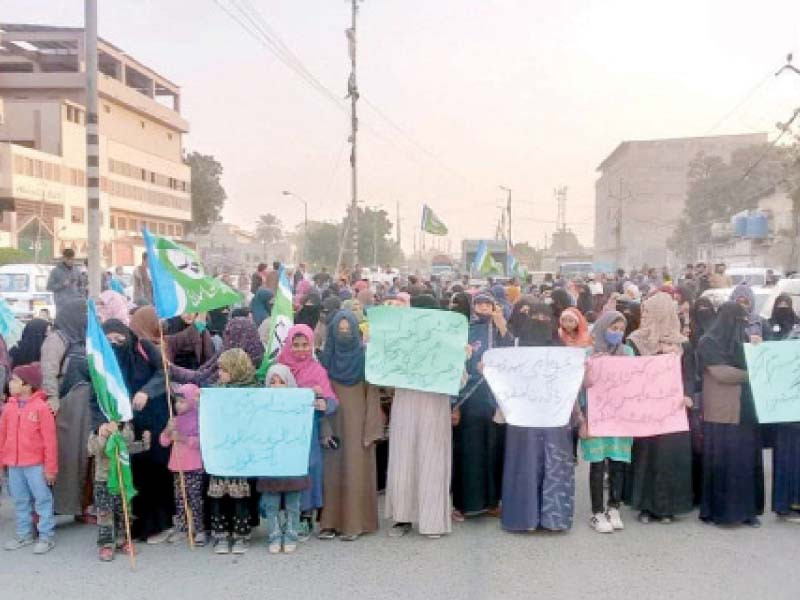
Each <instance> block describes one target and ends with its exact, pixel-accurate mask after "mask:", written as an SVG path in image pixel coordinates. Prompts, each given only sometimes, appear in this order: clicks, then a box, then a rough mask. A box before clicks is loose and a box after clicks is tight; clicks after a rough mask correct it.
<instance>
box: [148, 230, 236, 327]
mask: <svg viewBox="0 0 800 600" xmlns="http://www.w3.org/2000/svg"><path fill="white" fill-rule="evenodd" d="M142 236H143V237H144V241H145V244H146V245H147V264H148V266H149V268H150V280H151V281H152V282H153V304H155V307H156V313H157V314H158V317H159V318H160V319H169V318H170V317H177V316H178V315H182V314H184V313H196V312H204V311H207V310H213V309H215V308H221V307H223V306H230V305H231V304H236V303H237V302H240V301H241V299H242V297H241V295H240V294H239V292H237V291H236V290H234V289H233V288H231V287H229V286H228V285H226V284H224V283H223V282H221V281H219V280H218V279H216V278H214V277H209V276H208V275H206V274H205V272H204V271H203V265H201V264H200V260H199V259H198V258H197V255H196V254H195V253H194V252H193V251H192V250H190V249H189V248H186V247H185V246H181V245H180V244H176V243H175V242H173V241H171V240H168V239H166V238H162V237H158V236H157V235H152V234H151V233H150V232H149V231H148V230H147V229H145V230H144V231H142Z"/></svg>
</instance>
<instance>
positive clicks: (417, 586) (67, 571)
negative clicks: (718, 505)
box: [0, 455, 800, 600]
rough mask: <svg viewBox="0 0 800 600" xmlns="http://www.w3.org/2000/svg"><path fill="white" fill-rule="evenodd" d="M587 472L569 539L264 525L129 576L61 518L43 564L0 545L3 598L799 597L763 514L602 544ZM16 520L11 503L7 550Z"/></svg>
mask: <svg viewBox="0 0 800 600" xmlns="http://www.w3.org/2000/svg"><path fill="white" fill-rule="evenodd" d="M767 458H768V455H767ZM587 471H588V470H587V467H586V465H585V464H581V465H580V467H579V468H578V470H577V473H576V477H577V508H576V515H575V524H574V526H573V529H572V531H570V532H568V533H560V534H554V533H531V534H508V533H504V532H503V531H501V530H500V528H499V524H498V521H497V519H492V518H489V517H482V518H478V519H474V520H468V521H467V522H465V523H459V524H455V527H454V531H453V534H452V535H450V536H445V537H443V538H442V539H439V540H430V539H427V538H423V537H420V536H419V535H417V534H409V535H408V536H406V537H404V538H401V539H390V538H388V537H387V528H388V526H389V524H388V523H386V522H384V523H382V526H383V529H382V530H381V531H380V532H379V533H377V534H374V535H370V536H365V537H363V538H361V539H360V540H358V541H356V542H352V543H346V542H341V541H339V540H332V541H320V540H317V539H312V540H310V541H309V542H306V543H305V544H301V545H300V546H299V548H298V550H297V552H296V553H295V554H293V555H283V554H280V555H269V554H267V550H266V544H265V533H264V529H263V527H261V528H259V530H258V531H257V533H256V534H255V536H254V540H253V544H252V545H251V548H250V551H249V552H248V553H247V554H246V555H244V556H242V557H233V556H232V555H228V556H217V555H215V554H214V553H213V552H212V551H211V548H210V547H205V548H199V549H197V550H195V551H190V550H189V549H188V548H187V547H186V546H183V545H181V546H169V545H160V546H147V545H145V544H140V545H138V546H137V548H138V550H139V554H138V557H137V568H136V571H135V572H134V571H131V568H130V565H129V563H128V560H127V557H125V556H122V555H117V558H116V560H115V561H114V562H112V563H108V564H104V563H100V562H99V561H98V560H97V550H96V547H95V534H96V531H95V528H94V527H92V526H88V525H77V524H74V523H72V522H63V523H62V521H59V522H60V523H61V525H60V526H59V527H58V529H57V534H56V535H57V537H56V543H57V545H56V548H55V549H54V550H53V551H51V552H50V553H49V554H47V555H44V556H34V555H33V554H32V553H31V551H30V548H25V549H23V550H19V551H16V552H5V551H2V550H0V599H1V600H26V599H28V598H32V599H33V598H35V599H37V600H41V599H47V598H51V599H58V600H73V599H75V600H77V599H87V600H88V599H97V598H103V599H108V600H117V599H128V598H130V599H134V598H136V599H141V598H143V597H147V598H160V599H163V600H182V599H184V598H186V599H189V598H191V599H192V600H206V599H207V598H220V599H226V600H227V599H233V600H248V599H250V598H254V599H255V598H257V599H259V600H263V599H267V600H269V599H275V598H279V599H281V600H284V599H285V600H294V599H314V600H316V599H325V600H338V599H339V598H342V599H348V600H354V599H360V598H369V599H371V600H377V599H383V598H398V599H416V598H420V599H423V598H425V599H450V598H453V599H459V600H465V599H481V600H486V599H494V598H525V599H530V598H564V599H572V598H575V599H578V598H581V599H583V598H585V599H587V600H602V599H606V598H608V599H614V600H620V599H624V598H629V599H641V600H646V599H650V598H671V599H678V598H680V599H682V598H692V599H696V598H699V599H704V600H713V599H716V598H720V599H723V598H724V599H725V600H735V599H738V598H743V599H744V598H746V599H748V600H756V599H758V600H760V599H762V598H763V599H771V600H779V599H784V598H785V599H793V600H797V599H798V598H800V526H798V525H792V524H789V523H785V522H781V521H778V520H777V519H776V518H775V516H774V515H773V514H772V513H767V514H765V515H764V517H763V519H762V521H763V526H762V527H761V528H760V529H751V528H745V527H737V528H721V527H714V526H710V525H705V524H703V523H701V522H700V521H699V520H698V519H697V513H696V512H695V513H693V514H691V515H686V516H684V517H683V518H680V519H678V520H676V521H675V522H674V523H672V524H669V525H662V524H650V525H642V524H640V523H638V522H637V521H636V518H635V513H633V512H632V511H631V510H629V509H623V511H622V516H623V519H624V520H625V525H626V528H625V531H622V532H617V533H613V534H604V535H601V534H598V533H595V532H594V531H593V530H591V529H590V528H589V526H588V519H589V516H590V515H589V498H588V473H587ZM767 476H768V477H769V465H767ZM768 484H769V482H768ZM767 491H768V493H769V485H768V490H767ZM767 497H768V498H769V496H767ZM13 525H14V521H13V511H12V508H11V506H10V500H9V498H8V497H7V496H4V497H3V499H2V505H0V538H1V539H2V540H3V541H5V540H6V539H8V538H9V537H10V536H12V535H13V531H14V529H13Z"/></svg>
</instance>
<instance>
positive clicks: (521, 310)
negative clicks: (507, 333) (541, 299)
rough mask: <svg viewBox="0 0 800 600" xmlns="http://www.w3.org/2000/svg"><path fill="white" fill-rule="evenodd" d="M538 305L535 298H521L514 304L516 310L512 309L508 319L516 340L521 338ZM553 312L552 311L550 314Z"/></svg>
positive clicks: (526, 296)
mask: <svg viewBox="0 0 800 600" xmlns="http://www.w3.org/2000/svg"><path fill="white" fill-rule="evenodd" d="M538 304H539V303H538V302H537V301H536V298H534V297H533V296H528V295H525V296H520V298H519V300H517V301H516V302H515V303H514V308H512V309H511V316H510V317H509V318H508V328H509V329H510V330H511V335H513V336H514V337H515V338H518V337H520V332H521V331H522V328H523V327H524V325H525V323H527V322H528V321H529V320H530V318H531V315H532V314H533V309H534V307H536V306H538ZM552 312H553V311H552V310H551V311H550V314H552Z"/></svg>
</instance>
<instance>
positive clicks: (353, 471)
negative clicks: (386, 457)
mask: <svg viewBox="0 0 800 600" xmlns="http://www.w3.org/2000/svg"><path fill="white" fill-rule="evenodd" d="M321 362H322V365H323V366H324V367H325V369H327V371H328V378H329V379H330V381H331V385H332V386H333V390H334V392H336V397H337V398H338V399H339V410H338V411H336V413H334V414H333V415H331V416H329V417H327V419H328V420H329V422H330V428H331V431H332V437H333V440H334V441H335V442H338V443H336V444H329V445H328V448H327V449H326V450H325V468H324V473H325V475H324V483H323V486H324V487H323V497H324V498H325V509H324V510H323V511H322V521H321V523H320V529H321V531H320V534H319V537H320V539H333V538H334V537H336V536H337V535H339V536H341V537H342V539H343V540H345V541H353V540H356V539H358V537H359V536H360V535H361V534H363V533H373V532H375V531H377V530H378V492H377V490H378V487H377V469H376V466H375V442H376V441H377V440H379V439H381V438H382V437H383V417H382V414H381V407H380V400H379V397H378V394H377V390H373V389H372V388H371V387H370V386H369V384H367V382H366V381H365V379H364V363H365V348H364V344H363V342H362V341H361V333H360V331H359V328H358V320H357V319H356V316H355V315H354V314H353V313H352V312H351V311H349V310H339V311H337V312H336V313H335V314H334V315H333V318H332V319H331V320H330V323H329V325H328V335H327V339H326V341H325V347H324V349H323V352H322V361H321Z"/></svg>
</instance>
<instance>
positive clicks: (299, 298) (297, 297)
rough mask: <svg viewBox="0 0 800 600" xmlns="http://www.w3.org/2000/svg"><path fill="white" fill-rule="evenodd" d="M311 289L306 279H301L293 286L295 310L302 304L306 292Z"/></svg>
mask: <svg viewBox="0 0 800 600" xmlns="http://www.w3.org/2000/svg"><path fill="white" fill-rule="evenodd" d="M310 291H311V282H310V281H308V280H307V279H301V280H300V281H299V282H298V284H297V286H296V287H295V288H294V307H295V310H296V309H298V308H300V307H301V306H302V305H303V301H304V300H305V298H306V296H307V295H308V292H310Z"/></svg>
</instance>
